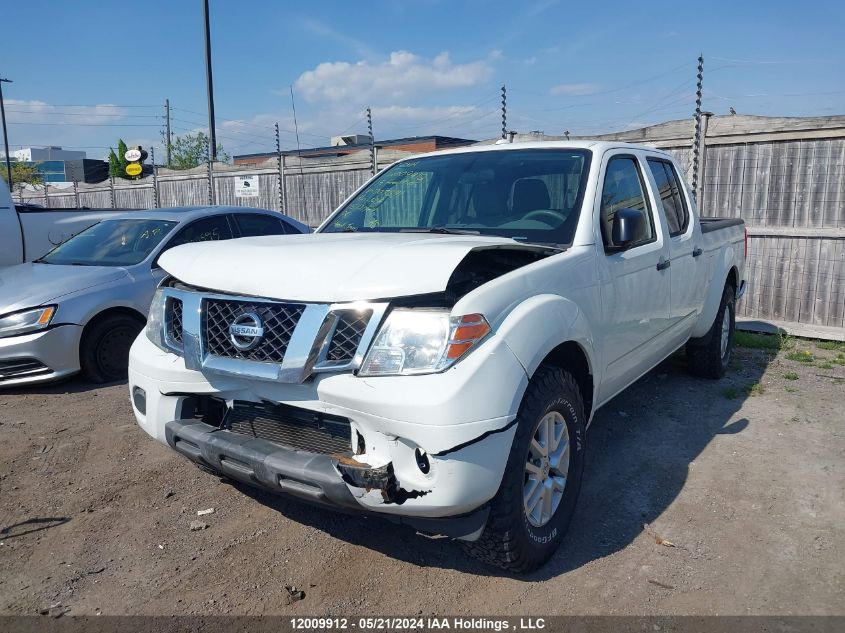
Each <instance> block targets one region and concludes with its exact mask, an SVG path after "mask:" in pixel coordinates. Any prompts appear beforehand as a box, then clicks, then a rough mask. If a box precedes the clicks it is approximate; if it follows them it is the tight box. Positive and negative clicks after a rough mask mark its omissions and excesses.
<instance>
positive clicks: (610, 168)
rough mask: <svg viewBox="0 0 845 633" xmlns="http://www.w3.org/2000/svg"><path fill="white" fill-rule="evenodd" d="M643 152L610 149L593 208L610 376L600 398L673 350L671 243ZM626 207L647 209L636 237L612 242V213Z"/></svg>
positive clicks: (604, 346) (605, 358) (607, 373)
mask: <svg viewBox="0 0 845 633" xmlns="http://www.w3.org/2000/svg"><path fill="white" fill-rule="evenodd" d="M645 169H647V168H646V166H645V164H644V161H642V160H641V159H640V157H639V156H637V155H635V154H633V153H630V152H628V151H625V150H621V151H615V152H614V151H611V152H608V153H606V154H605V155H604V157H603V159H602V167H601V173H600V176H599V183H600V190H599V195H598V196H597V199H596V205H595V206H596V208H595V210H594V217H595V232H596V245H597V248H598V250H599V253H598V262H599V278H600V283H601V298H602V312H603V317H604V319H603V320H604V336H603V337H602V339H603V358H604V365H605V379H604V381H603V382H602V387H601V392H600V396H599V397H600V401H601V402H604V401H606V400H607V399H609V398H611V397H612V396H614V395H615V394H616V393H618V392H619V391H621V390H622V389H624V388H625V387H626V386H628V385H629V384H630V383H631V382H633V381H634V380H636V379H637V378H638V377H639V376H641V375H642V374H643V373H645V372H646V371H648V370H649V369H650V368H651V367H652V366H653V365H654V364H656V363H657V362H659V361H660V360H661V359H662V358H663V357H664V356H665V355H666V354H668V353H669V352H670V351H671V350H667V347H668V343H667V328H668V327H669V289H670V269H669V267H668V266H667V263H668V260H669V248H668V245H667V244H666V240H665V238H664V234H663V230H662V225H661V223H660V216H659V214H658V213H657V210H656V209H655V208H654V205H653V204H652V203H651V201H650V200H649V196H648V193H647V191H648V190H647V188H646V179H645V177H644V176H645V173H644V170H645ZM621 209H637V210H640V211H642V212H643V215H644V221H643V222H641V223H640V228H639V230H638V232H637V235H636V236H635V239H634V240H633V241H632V242H631V243H629V244H628V245H627V246H625V247H621V246H620V245H618V244H614V243H613V235H612V226H613V219H614V217H615V215H616V213H617V212H618V211H620V210H621Z"/></svg>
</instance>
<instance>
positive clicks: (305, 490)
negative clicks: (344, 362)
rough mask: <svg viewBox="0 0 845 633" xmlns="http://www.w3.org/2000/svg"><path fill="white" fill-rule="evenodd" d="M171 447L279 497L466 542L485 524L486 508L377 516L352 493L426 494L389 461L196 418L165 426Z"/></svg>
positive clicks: (389, 497) (394, 499)
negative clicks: (284, 441)
mask: <svg viewBox="0 0 845 633" xmlns="http://www.w3.org/2000/svg"><path fill="white" fill-rule="evenodd" d="M165 435H166V439H167V443H168V444H169V445H170V446H171V447H172V448H173V449H174V450H176V451H178V452H179V453H181V454H182V455H184V456H185V457H187V458H188V459H190V460H191V461H193V462H196V463H197V464H199V465H200V466H203V467H205V468H207V469H210V470H213V471H214V472H216V473H219V474H221V475H225V476H226V477H230V478H231V479H235V480H238V481H241V482H243V483H246V484H250V485H252V486H256V487H259V488H261V489H263V490H267V491H269V492H272V493H276V494H285V495H291V496H294V497H297V498H299V499H302V500H305V501H308V502H310V503H314V504H317V505H320V506H325V507H329V508H333V509H336V510H341V511H353V512H360V513H364V514H370V515H377V516H381V517H383V518H385V519H388V520H390V521H393V522H395V523H400V524H403V525H409V526H411V527H413V528H414V529H416V530H419V531H420V532H424V533H427V534H434V535H442V536H448V537H451V538H458V539H464V540H475V539H476V538H478V537H479V536H480V534H481V532H482V530H483V528H484V526H485V524H486V522H487V516H488V514H489V508H488V507H487V506H486V505H485V506H483V507H481V508H478V509H477V510H475V511H473V512H469V513H466V514H462V515H460V516H448V517H422V516H402V515H397V514H385V513H380V512H373V511H372V510H369V509H367V508H365V507H363V506H362V505H361V504H360V503H359V502H358V500H357V499H356V497H355V495H354V494H353V493H352V491H351V490H350V487H352V488H360V489H363V490H366V491H367V492H370V491H373V490H375V491H379V492H380V494H381V496H382V498H383V499H384V502H385V503H388V504H397V505H401V504H402V503H404V502H405V501H407V500H408V499H413V498H416V497H420V496H423V495H425V494H427V491H420V490H405V489H403V488H402V487H401V486H400V485H399V482H398V481H397V479H396V476H395V474H394V472H393V465H392V464H391V463H389V464H386V465H384V466H381V467H378V468H373V467H369V466H367V465H366V464H360V463H358V462H356V461H355V460H352V459H349V458H347V457H344V456H341V455H322V454H315V453H305V452H301V451H296V450H292V449H288V448H285V447H283V446H279V445H278V444H274V443H272V442H268V441H266V440H262V439H256V438H254V437H250V436H247V435H241V434H237V433H232V432H230V431H226V430H221V429H219V428H217V427H214V426H211V425H209V424H205V423H203V422H199V421H195V420H174V421H171V422H168V423H167V424H166V425H165Z"/></svg>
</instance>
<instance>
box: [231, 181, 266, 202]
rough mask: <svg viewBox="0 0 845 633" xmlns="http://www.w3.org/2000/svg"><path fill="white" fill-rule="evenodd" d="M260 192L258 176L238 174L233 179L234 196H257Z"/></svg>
mask: <svg viewBox="0 0 845 633" xmlns="http://www.w3.org/2000/svg"><path fill="white" fill-rule="evenodd" d="M260 193H261V190H260V188H259V184H258V176H238V178H237V179H236V180H235V197H236V198H257V197H258V196H259V194H260Z"/></svg>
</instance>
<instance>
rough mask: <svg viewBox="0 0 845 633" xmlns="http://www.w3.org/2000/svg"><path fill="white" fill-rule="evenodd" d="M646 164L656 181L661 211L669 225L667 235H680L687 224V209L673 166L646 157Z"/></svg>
mask: <svg viewBox="0 0 845 633" xmlns="http://www.w3.org/2000/svg"><path fill="white" fill-rule="evenodd" d="M648 166H649V168H650V169H651V173H652V175H653V176H654V180H655V181H656V182H657V189H658V191H659V192H660V200H661V202H662V204H663V213H664V214H665V215H666V222H667V224H668V225H669V235H671V236H673V237H674V236H675V235H681V234H683V233H684V232H685V231H686V230H687V226H689V211H688V210H687V205H686V201H685V200H684V195H683V192H682V191H681V184H680V182H679V180H678V175H677V173H676V172H675V168H674V167H673V166H672V164H671V163H668V162H666V161H664V160H657V159H653V158H649V159H648Z"/></svg>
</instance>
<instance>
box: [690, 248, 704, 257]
mask: <svg viewBox="0 0 845 633" xmlns="http://www.w3.org/2000/svg"><path fill="white" fill-rule="evenodd" d="M703 252H704V251H703V250H701V249H700V248H699V247H698V246H696V247H695V248H694V249H692V256H693V257H698V256H699V255H701V254H702V253H703Z"/></svg>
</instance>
